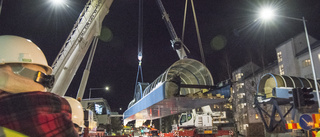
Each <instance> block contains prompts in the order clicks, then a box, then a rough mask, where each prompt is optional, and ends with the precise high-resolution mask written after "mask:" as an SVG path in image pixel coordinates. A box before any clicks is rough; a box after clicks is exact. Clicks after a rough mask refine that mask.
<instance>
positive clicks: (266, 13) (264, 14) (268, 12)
mask: <svg viewBox="0 0 320 137" xmlns="http://www.w3.org/2000/svg"><path fill="white" fill-rule="evenodd" d="M271 17H281V18H285V19H291V20H296V21H302V22H303V27H304V32H305V34H306V40H307V46H308V50H309V57H310V61H311V69H312V73H313V80H314V85H315V87H316V94H317V99H318V106H319V109H318V111H319V112H320V100H319V90H318V83H317V77H316V72H315V69H314V64H313V59H312V53H311V47H310V41H309V35H308V31H307V25H306V20H305V19H304V17H302V19H299V18H293V17H287V16H281V15H274V12H273V10H272V9H262V10H261V11H260V18H261V19H264V20H265V19H268V20H269V19H271Z"/></svg>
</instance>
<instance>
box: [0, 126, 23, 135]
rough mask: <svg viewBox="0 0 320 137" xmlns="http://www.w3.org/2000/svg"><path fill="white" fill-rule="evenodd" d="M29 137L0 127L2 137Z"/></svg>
mask: <svg viewBox="0 0 320 137" xmlns="http://www.w3.org/2000/svg"><path fill="white" fill-rule="evenodd" d="M7 136H8V137H28V136H27V135H24V134H21V133H19V132H17V131H14V130H11V129H8V128H5V127H0V137H7Z"/></svg>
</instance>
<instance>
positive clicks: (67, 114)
mask: <svg viewBox="0 0 320 137" xmlns="http://www.w3.org/2000/svg"><path fill="white" fill-rule="evenodd" d="M0 126H3V127H7V128H9V129H13V130H15V131H18V132H20V133H23V134H25V135H28V136H31V137H77V136H78V133H77V132H76V131H75V129H74V126H73V122H72V121H71V108H70V106H69V103H68V102H67V101H66V100H65V99H64V98H62V97H60V96H58V95H55V94H53V93H49V92H27V93H19V94H10V95H7V96H3V97H0Z"/></svg>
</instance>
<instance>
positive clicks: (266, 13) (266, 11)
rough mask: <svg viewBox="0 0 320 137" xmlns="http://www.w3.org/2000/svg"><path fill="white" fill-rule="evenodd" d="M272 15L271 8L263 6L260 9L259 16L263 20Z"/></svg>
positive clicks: (270, 17) (268, 18)
mask: <svg viewBox="0 0 320 137" xmlns="http://www.w3.org/2000/svg"><path fill="white" fill-rule="evenodd" d="M273 17H274V11H273V10H272V9H271V8H263V9H262V10H261V11H260V18H261V19H263V20H270V19H272V18H273Z"/></svg>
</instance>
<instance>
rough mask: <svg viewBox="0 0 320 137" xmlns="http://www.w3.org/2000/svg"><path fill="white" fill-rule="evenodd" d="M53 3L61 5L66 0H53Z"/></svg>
mask: <svg viewBox="0 0 320 137" xmlns="http://www.w3.org/2000/svg"><path fill="white" fill-rule="evenodd" d="M51 3H53V4H54V5H61V4H63V3H64V0H51Z"/></svg>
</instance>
